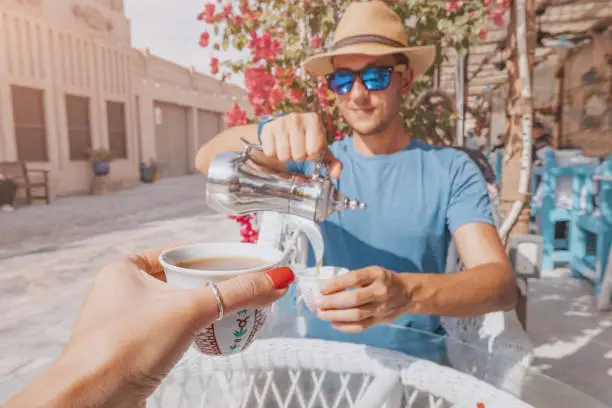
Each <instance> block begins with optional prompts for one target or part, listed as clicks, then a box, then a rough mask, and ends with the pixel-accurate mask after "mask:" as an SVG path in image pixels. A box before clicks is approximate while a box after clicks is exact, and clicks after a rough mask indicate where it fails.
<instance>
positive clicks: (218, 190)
mask: <svg viewBox="0 0 612 408" xmlns="http://www.w3.org/2000/svg"><path fill="white" fill-rule="evenodd" d="M242 142H243V144H244V151H242V152H241V153H240V152H229V151H228V152H221V153H218V154H217V155H216V156H215V157H214V158H213V160H212V162H211V164H210V167H209V169H208V185H207V190H206V199H207V202H208V205H209V206H210V207H211V208H213V209H215V210H217V211H220V212H223V213H226V214H230V215H243V214H249V213H253V212H264V211H271V212H278V213H284V214H292V215H296V216H298V217H301V218H304V219H306V220H309V221H314V222H320V221H323V220H325V219H327V218H328V217H329V216H330V215H331V214H333V213H334V212H336V211H343V210H363V209H365V208H366V205H365V204H364V203H361V202H359V201H357V200H351V199H349V198H348V197H346V196H345V195H344V194H342V193H341V192H339V191H338V190H337V189H336V187H335V186H334V184H333V183H332V181H331V180H330V178H329V176H328V174H327V172H326V171H324V170H326V168H325V165H324V164H323V163H322V162H321V161H318V162H317V163H316V164H315V168H314V171H313V175H312V176H310V177H308V176H304V175H300V174H295V173H291V172H288V171H283V170H278V169H274V168H271V167H270V166H268V165H266V164H264V163H263V162H261V161H260V160H258V159H257V157H256V154H253V152H254V151H259V152H261V151H262V149H261V147H260V146H258V145H254V144H250V143H248V142H247V141H246V140H244V139H243V140H242Z"/></svg>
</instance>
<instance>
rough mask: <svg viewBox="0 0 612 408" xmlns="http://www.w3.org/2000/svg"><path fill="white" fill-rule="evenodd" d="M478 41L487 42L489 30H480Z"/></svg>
mask: <svg viewBox="0 0 612 408" xmlns="http://www.w3.org/2000/svg"><path fill="white" fill-rule="evenodd" d="M478 39H479V40H480V41H486V39H487V29H486V28H481V29H480V31H479V32H478Z"/></svg>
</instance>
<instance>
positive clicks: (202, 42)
mask: <svg viewBox="0 0 612 408" xmlns="http://www.w3.org/2000/svg"><path fill="white" fill-rule="evenodd" d="M209 40H210V34H208V33H207V32H203V33H202V35H201V36H200V45H201V46H202V47H208V42H209Z"/></svg>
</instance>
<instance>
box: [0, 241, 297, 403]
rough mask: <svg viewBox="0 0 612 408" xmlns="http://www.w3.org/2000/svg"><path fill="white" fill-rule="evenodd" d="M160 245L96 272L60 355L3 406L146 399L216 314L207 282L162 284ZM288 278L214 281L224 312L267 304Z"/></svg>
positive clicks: (284, 273) (274, 274)
mask: <svg viewBox="0 0 612 408" xmlns="http://www.w3.org/2000/svg"><path fill="white" fill-rule="evenodd" d="M160 252H161V251H148V252H146V253H143V254H140V255H137V256H133V257H126V258H124V259H121V260H118V261H116V262H113V263H111V264H109V265H107V266H106V267H105V268H103V269H102V271H101V272H100V274H99V275H98V277H97V278H96V280H95V282H94V284H93V286H92V287H91V290H90V292H89V294H88V295H87V297H86V299H85V302H84V305H83V308H82V310H81V313H80V315H79V317H78V320H77V323H76V326H75V328H74V330H73V333H72V337H71V339H70V341H69V343H68V345H67V347H66V349H65V352H64V354H63V355H62V357H60V359H59V360H58V361H57V362H56V363H55V364H54V365H53V366H51V368H50V369H49V370H47V372H45V373H44V374H43V375H42V376H41V377H39V379H37V380H36V381H35V383H33V384H32V385H31V386H30V387H28V388H26V389H25V390H24V391H22V392H21V393H20V394H19V395H17V396H16V397H15V398H14V399H13V400H11V401H9V403H8V404H7V405H6V407H7V408H11V407H22V406H28V407H41V406H62V407H69V406H79V407H81V406H85V407H107V406H108V407H135V406H141V407H144V404H145V400H146V398H147V397H148V396H149V395H150V394H151V393H152V392H153V391H154V390H155V388H156V387H157V386H158V385H159V383H160V382H161V381H162V380H163V378H164V377H165V376H166V375H167V374H168V373H169V371H170V370H171V369H172V367H173V366H174V365H175V364H176V362H177V361H178V360H179V359H180V358H181V356H182V355H183V354H184V353H185V351H186V350H187V349H188V347H189V345H190V344H191V342H192V341H193V337H194V335H195V334H196V333H197V332H198V331H199V330H201V329H202V328H203V327H205V326H207V325H208V324H210V323H212V322H213V321H214V320H216V318H217V316H218V312H219V311H218V308H217V302H216V299H215V297H214V294H213V293H212V291H211V289H210V288H207V287H206V288H202V289H201V290H185V289H179V288H176V287H173V286H170V285H168V284H166V283H165V282H164V280H165V276H164V272H163V269H162V267H161V265H159V263H158V261H157V259H158V256H159V254H160ZM292 281H293V273H292V272H291V270H290V269H289V268H279V269H276V270H273V271H269V272H267V273H264V272H260V273H253V274H248V275H241V276H238V277H236V278H233V279H230V280H227V281H223V282H220V283H218V284H217V287H218V289H219V292H220V294H221V298H222V300H223V305H224V312H225V313H226V314H231V313H234V312H236V311H238V310H240V309H243V308H253V307H261V306H265V305H269V304H270V303H272V302H274V301H275V300H277V299H279V298H280V297H282V296H283V295H284V294H285V292H286V290H287V289H286V288H287V287H288V286H289V284H290V283H291V282H292Z"/></svg>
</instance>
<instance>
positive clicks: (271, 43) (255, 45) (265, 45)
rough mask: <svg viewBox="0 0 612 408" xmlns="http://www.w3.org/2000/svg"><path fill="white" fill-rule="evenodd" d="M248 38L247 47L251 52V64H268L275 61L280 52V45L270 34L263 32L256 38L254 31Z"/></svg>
mask: <svg viewBox="0 0 612 408" xmlns="http://www.w3.org/2000/svg"><path fill="white" fill-rule="evenodd" d="M249 36H250V37H251V39H250V40H249V44H248V47H249V49H250V50H251V55H252V57H253V62H258V61H260V60H264V61H268V62H269V61H273V60H275V59H276V57H277V55H278V53H279V52H280V51H281V43H280V41H278V40H276V39H274V38H272V34H270V33H268V32H265V33H263V35H261V36H258V35H257V33H256V32H255V31H251V32H250V33H249Z"/></svg>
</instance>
